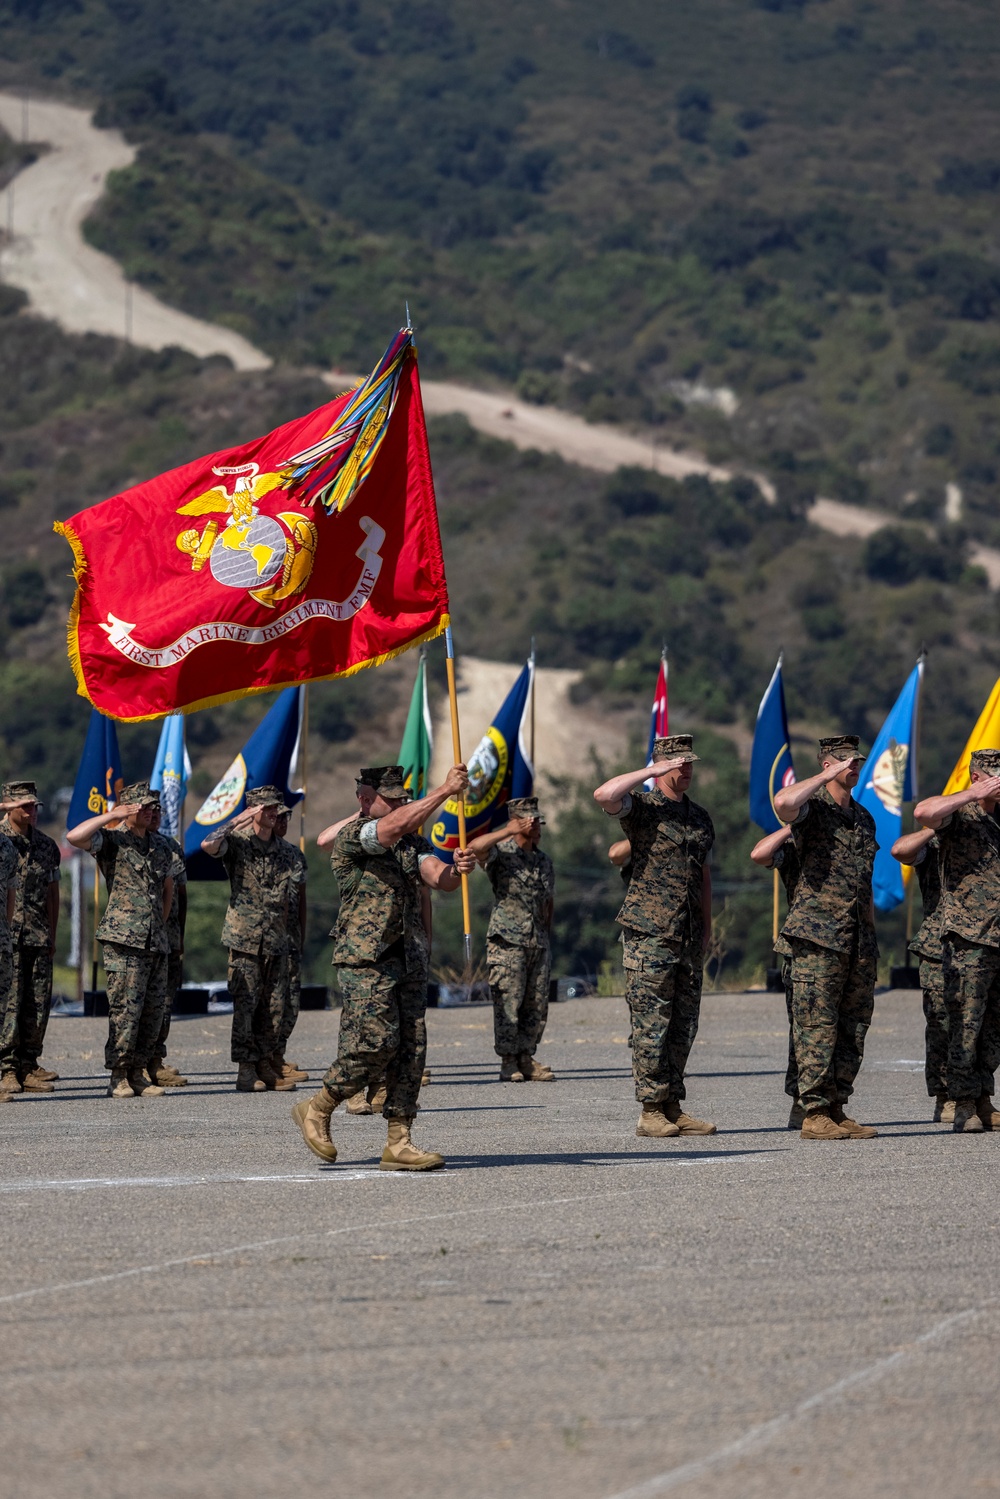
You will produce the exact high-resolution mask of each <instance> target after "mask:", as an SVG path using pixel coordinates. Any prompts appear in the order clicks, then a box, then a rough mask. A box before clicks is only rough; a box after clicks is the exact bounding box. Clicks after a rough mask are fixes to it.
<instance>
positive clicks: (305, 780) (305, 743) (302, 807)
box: [299, 682, 309, 853]
mask: <svg viewBox="0 0 1000 1499" xmlns="http://www.w3.org/2000/svg"><path fill="white" fill-rule="evenodd" d="M301 779H302V800H301V801H300V802H299V850H300V852H301V853H305V851H306V797H307V796H308V794H309V683H308V682H307V683H306V684H305V686H304V687H303V689H302V777H301Z"/></svg>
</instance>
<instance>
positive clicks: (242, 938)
mask: <svg viewBox="0 0 1000 1499" xmlns="http://www.w3.org/2000/svg"><path fill="white" fill-rule="evenodd" d="M284 805H285V799H284V797H283V796H282V794H281V792H280V791H279V790H278V788H277V786H253V787H251V789H250V790H249V791H248V792H247V794H246V806H245V807H244V809H243V811H242V812H238V813H237V814H236V816H235V817H234V818H233V820H232V822H230V823H228V824H227V825H226V826H224V827H221V828H217V829H216V830H215V832H213V833H210V834H209V836H208V837H207V838H206V839H204V841H203V842H202V845H201V846H202V848H203V850H204V851H205V853H206V854H208V855H209V856H210V857H211V858H213V859H221V860H222V863H223V865H224V866H225V870H226V873H227V874H228V876H229V906H228V908H227V910H226V919H225V922H224V923H223V927H222V945H223V947H227V948H228V949H229V992H230V994H231V995H232V997H233V1034H232V1047H231V1057H232V1060H233V1061H234V1062H235V1063H236V1066H237V1073H236V1089H237V1092H239V1093H260V1092H263V1090H264V1089H265V1088H270V1089H271V1090H272V1091H273V1090H275V1089H277V1091H278V1092H279V1093H289V1092H292V1091H294V1089H295V1082H294V1081H293V1080H292V1079H291V1078H287V1077H285V1076H284V1075H283V1074H282V1073H279V1072H278V1071H277V1070H276V1066H275V1063H276V1059H277V1052H278V1044H279V1037H280V1034H281V1022H282V1019H283V1017H284V1014H285V999H286V989H287V984H288V914H289V910H290V908H291V907H292V905H293V904H295V905H297V903H298V886H299V883H300V881H301V878H302V876H301V870H300V869H299V866H298V865H297V864H296V863H295V861H294V860H293V859H292V857H291V849H290V848H289V846H288V844H287V843H285V842H284V841H283V840H282V839H280V838H277V837H275V833H274V826H275V823H276V822H277V820H278V817H279V816H280V814H281V811H282V809H283V807H284Z"/></svg>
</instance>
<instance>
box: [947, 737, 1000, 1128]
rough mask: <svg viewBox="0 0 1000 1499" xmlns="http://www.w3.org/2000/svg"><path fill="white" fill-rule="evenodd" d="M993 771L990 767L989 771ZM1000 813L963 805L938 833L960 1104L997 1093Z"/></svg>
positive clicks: (952, 1081) (951, 1086)
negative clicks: (994, 1078)
mask: <svg viewBox="0 0 1000 1499" xmlns="http://www.w3.org/2000/svg"><path fill="white" fill-rule="evenodd" d="M988 768H989V769H990V771H991V772H992V766H990V767H988ZM998 814H1000V809H997V811H994V812H987V811H986V810H985V808H984V807H983V806H982V804H981V803H980V802H970V803H969V804H967V805H966V806H964V807H960V808H958V809H957V811H955V812H954V813H952V815H951V816H950V817H949V818H948V819H947V821H946V822H944V823H943V824H942V825H941V826H940V827H939V828H938V830H937V836H938V842H939V843H940V845H941V863H942V884H943V886H944V890H945V895H944V899H943V901H942V904H941V907H940V908H939V909H940V923H939V924H940V930H941V933H942V936H943V943H942V946H943V954H944V958H943V970H944V995H945V1005H946V1007H947V1010H948V1066H947V1079H946V1080H947V1093H948V1097H949V1098H953V1099H955V1100H956V1101H957V1100H959V1099H963V1098H978V1097H979V1096H980V1095H981V1094H984V1093H985V1094H987V1095H989V1096H992V1093H993V1074H994V1072H995V1071H996V1069H997V1066H998V1065H1000V815H998Z"/></svg>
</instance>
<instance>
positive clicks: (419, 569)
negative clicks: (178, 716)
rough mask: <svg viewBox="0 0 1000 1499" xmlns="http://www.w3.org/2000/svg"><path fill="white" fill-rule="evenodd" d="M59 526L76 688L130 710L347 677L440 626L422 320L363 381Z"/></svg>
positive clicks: (146, 712) (157, 711) (140, 715)
mask: <svg viewBox="0 0 1000 1499" xmlns="http://www.w3.org/2000/svg"><path fill="white" fill-rule="evenodd" d="M317 499H319V500H320V501H321V503H320V504H317V503H316V501H317ZM327 507H329V508H327ZM55 529H56V530H57V531H58V532H60V533H61V534H62V535H63V536H65V537H66V540H67V541H68V542H69V544H70V546H71V547H72V548H73V553H74V556H75V558H76V567H75V570H74V571H75V577H76V582H77V592H76V598H75V599H74V601H73V608H72V610H71V613H70V620H69V654H70V660H71V662H72V665H73V670H74V672H75V673H76V680H77V690H78V691H79V693H80V695H81V696H82V697H85V698H87V699H88V700H89V701H90V702H91V703H93V705H94V707H95V708H99V709H100V711H101V712H102V713H105V714H107V715H108V716H109V717H111V718H117V719H121V720H123V721H125V722H129V723H134V722H137V721H139V720H141V719H148V718H159V717H161V716H162V715H163V714H165V713H176V712H179V711H190V710H192V709H195V708H208V707H211V706H212V705H213V704H215V703H222V702H227V701H228V700H230V699H232V698H237V697H244V696H246V695H247V694H248V693H252V692H267V691H272V690H274V689H276V688H279V687H289V686H293V685H295V684H297V683H299V682H308V681H316V680H319V679H323V678H329V677H338V676H345V675H348V674H349V673H351V672H355V671H360V670H361V669H362V668H363V667H365V666H377V665H379V663H380V662H382V661H385V660H387V659H388V658H389V657H390V656H395V655H398V654H399V652H400V651H404V650H407V649H408V648H409V647H410V646H412V645H416V644H418V642H420V641H422V640H429V639H431V638H432V637H433V636H435V635H439V634H441V633H442V631H443V630H444V629H445V627H446V626H447V624H448V589H447V583H446V580H445V574H444V560H443V558H442V555H441V537H440V532H439V530H438V517H437V504H436V501H435V497H434V481H433V479H432V477H431V465H430V455H429V453H428V450H427V429H426V425H425V422H424V412H423V405H422V403H421V399H420V381H419V377H418V375H417V358H416V350H415V349H414V347H413V344H412V335H411V334H410V333H409V331H408V330H404V331H403V333H401V334H399V335H398V336H397V338H396V339H394V340H393V343H392V344H390V346H389V349H388V350H387V351H386V355H385V357H384V358H383V360H382V361H381V362H380V364H379V365H378V366H377V367H376V370H375V371H374V372H373V374H372V376H371V377H370V378H369V380H368V381H366V383H365V385H364V386H362V387H361V388H360V389H359V390H352V391H349V392H347V394H346V395H343V396H338V397H337V399H336V400H334V401H331V402H330V403H329V404H328V405H325V406H321V407H320V408H319V409H318V410H316V411H313V412H310V413H309V415H308V416H304V417H301V418H300V419H299V420H298V421H294V422H288V423H287V424H286V425H285V426H283V427H278V428H277V429H276V430H275V431H274V432H269V433H268V434H267V436H266V437H261V438H257V439H256V440H255V441H253V442H248V443H244V444H243V445H242V446H241V447H238V448H230V449H228V450H227V451H226V452H223V453H213V454H212V455H211V456H210V457H207V458H200V459H198V460H197V461H196V462H194V463H188V464H185V465H184V467H183V468H178V469H173V470H172V471H171V472H170V473H167V474H161V475H160V476H159V478H156V479H151V480H150V481H149V482H148V483H146V484H139V485H137V486H136V487H135V488H134V489H129V490H126V491H125V493H124V494H120V495H115V496H114V498H113V499H110V500H105V501H103V503H101V504H99V505H94V506H92V507H91V508H90V509H89V510H81V511H80V512H79V514H78V515H74V516H73V517H72V518H71V519H70V520H68V521H65V522H62V523H58V524H57V525H56V527H55Z"/></svg>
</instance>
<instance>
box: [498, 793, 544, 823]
mask: <svg viewBox="0 0 1000 1499" xmlns="http://www.w3.org/2000/svg"><path fill="white" fill-rule="evenodd" d="M507 816H508V818H511V817H531V818H533V819H534V818H537V820H538V821H539V822H544V821H545V818H544V817H543V816H542V814H541V812H539V810H538V797H537V796H515V797H513V798H512V799H511V800H510V801H509V802H508V803H507Z"/></svg>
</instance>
